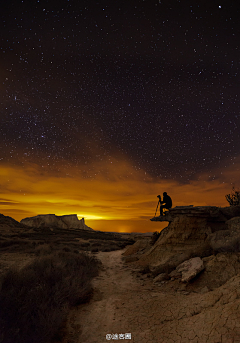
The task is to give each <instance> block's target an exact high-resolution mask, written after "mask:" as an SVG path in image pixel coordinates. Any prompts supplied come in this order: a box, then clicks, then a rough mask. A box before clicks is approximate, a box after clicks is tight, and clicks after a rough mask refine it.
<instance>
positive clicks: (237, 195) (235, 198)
mask: <svg viewBox="0 0 240 343" xmlns="http://www.w3.org/2000/svg"><path fill="white" fill-rule="evenodd" d="M225 198H226V200H227V202H228V203H229V205H230V206H238V205H240V191H236V190H235V188H234V187H233V188H232V192H231V193H230V194H226V195H225Z"/></svg>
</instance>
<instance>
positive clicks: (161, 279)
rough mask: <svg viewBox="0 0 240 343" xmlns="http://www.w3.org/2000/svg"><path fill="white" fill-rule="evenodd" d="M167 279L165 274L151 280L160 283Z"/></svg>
mask: <svg viewBox="0 0 240 343" xmlns="http://www.w3.org/2000/svg"><path fill="white" fill-rule="evenodd" d="M167 277H168V274H167V273H161V274H159V275H158V276H156V277H155V278H154V279H153V282H161V281H163V280H166V279H167Z"/></svg>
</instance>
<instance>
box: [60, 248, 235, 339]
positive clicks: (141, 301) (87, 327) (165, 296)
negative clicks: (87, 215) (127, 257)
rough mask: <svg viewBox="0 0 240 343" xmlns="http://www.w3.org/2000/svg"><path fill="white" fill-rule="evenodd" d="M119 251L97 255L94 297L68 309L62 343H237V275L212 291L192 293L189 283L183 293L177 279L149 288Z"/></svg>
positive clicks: (148, 282) (143, 276)
mask: <svg viewBox="0 0 240 343" xmlns="http://www.w3.org/2000/svg"><path fill="white" fill-rule="evenodd" d="M123 252H124V250H119V251H113V252H99V253H97V254H96V256H97V257H98V258H99V259H100V260H101V261H102V263H103V269H102V271H101V273H100V275H99V276H98V277H97V278H95V280H94V284H93V286H94V296H93V298H92V300H91V302H90V303H89V304H85V305H81V306H79V307H78V308H75V309H74V310H72V312H71V314H70V316H69V320H68V323H67V330H66V333H65V338H64V343H80V342H81V343H83V342H84V343H99V342H107V341H108V340H109V341H116V340H117V337H118V340H120V339H124V341H128V342H136V343H156V342H158V343H177V342H179V343H180V342H181V343H188V342H189V343H190V342H191V343H197V342H198V343H204V342H206V343H218V342H219V343H220V342H221V343H230V342H231V343H233V342H234V343H235V342H240V298H239V297H240V287H239V286H240V276H239V275H236V276H234V277H232V278H231V279H230V280H229V281H228V282H227V283H225V284H223V285H222V286H220V287H217V288H215V289H213V290H212V291H209V289H208V288H207V287H206V288H205V289H204V288H201V289H198V290H194V284H193V283H191V285H190V288H189V289H187V287H186V285H184V284H182V283H181V281H180V280H176V279H174V280H169V281H164V282H163V283H155V284H154V282H153V278H152V277H148V276H149V275H147V274H140V273H139V272H138V270H139V268H137V267H136V265H135V266H134V264H129V263H124V262H123V260H122V253H123ZM176 284H177V285H178V286H176ZM213 288H214V287H213ZM126 334H131V339H129V340H128V339H126V338H125V337H129V336H125V335H126ZM117 335H118V336H117ZM123 337H124V338H123ZM107 338H108V339H107Z"/></svg>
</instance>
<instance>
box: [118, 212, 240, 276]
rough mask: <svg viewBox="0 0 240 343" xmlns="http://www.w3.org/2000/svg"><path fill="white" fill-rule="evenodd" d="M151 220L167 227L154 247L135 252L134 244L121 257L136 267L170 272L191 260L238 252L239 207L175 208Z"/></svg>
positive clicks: (148, 246) (239, 245) (147, 246)
mask: <svg viewBox="0 0 240 343" xmlns="http://www.w3.org/2000/svg"><path fill="white" fill-rule="evenodd" d="M151 220H152V221H167V222H169V224H168V226H167V227H165V228H164V229H163V230H162V231H161V233H160V236H159V238H158V239H157V241H156V243H155V244H154V245H152V246H150V245H146V247H144V249H143V248H142V249H140V248H139V249H138V250H139V251H138V252H136V251H134V248H137V244H138V242H136V243H135V244H134V245H133V246H132V247H131V248H129V249H127V250H126V252H125V253H124V255H125V256H128V259H130V256H129V255H131V259H132V260H133V261H134V260H135V261H136V263H137V264H138V265H142V266H146V265H148V266H150V267H151V269H152V270H154V269H156V270H157V271H158V272H159V273H161V272H165V271H166V270H167V271H168V272H171V271H173V270H174V269H175V268H176V267H177V266H179V265H180V264H181V263H183V262H184V261H187V260H189V259H191V258H194V257H199V258H203V259H204V258H208V257H209V256H214V255H216V254H218V253H221V254H222V253H231V254H232V253H237V254H239V253H240V206H230V207H216V206H195V207H194V206H192V205H190V206H177V207H174V208H172V209H170V210H169V211H168V212H167V213H166V214H165V215H164V216H160V217H154V218H152V219H151ZM141 247H142V246H141ZM130 249H131V250H132V251H134V253H133V254H132V253H131V252H132V251H131V252H130ZM129 253H130V254H129ZM239 267H240V265H239ZM237 269H238V268H237ZM156 274H157V273H156Z"/></svg>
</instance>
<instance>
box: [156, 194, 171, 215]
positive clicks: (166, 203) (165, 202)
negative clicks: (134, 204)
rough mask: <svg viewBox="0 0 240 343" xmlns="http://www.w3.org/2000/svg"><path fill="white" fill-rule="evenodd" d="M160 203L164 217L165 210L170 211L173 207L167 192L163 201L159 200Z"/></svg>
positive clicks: (161, 213)
mask: <svg viewBox="0 0 240 343" xmlns="http://www.w3.org/2000/svg"><path fill="white" fill-rule="evenodd" d="M159 201H160V204H161V206H160V216H163V209H164V208H166V209H169V208H171V207H172V199H171V198H170V196H169V195H167V192H164V193H163V201H161V200H160V198H159Z"/></svg>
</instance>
